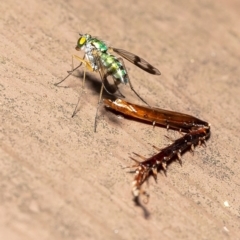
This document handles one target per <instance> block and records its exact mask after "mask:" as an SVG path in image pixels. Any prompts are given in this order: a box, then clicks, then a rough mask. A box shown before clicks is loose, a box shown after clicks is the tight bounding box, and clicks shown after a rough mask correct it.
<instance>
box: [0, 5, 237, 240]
mask: <svg viewBox="0 0 240 240" xmlns="http://www.w3.org/2000/svg"><path fill="white" fill-rule="evenodd" d="M239 13H240V4H239V1H237V0H230V1H224V0H221V1H210V0H203V1H158V0H153V1H132V0H130V1H110V0H107V1H95V0H90V1H79V0H78V1H77V0H71V1H63V0H59V1H49V0H45V1H33V0H23V1H18V2H16V1H13V0H9V1H2V2H1V8H0V16H1V17H0V28H1V31H0V35H1V41H0V239H10V240H11V239H21V240H22V239H24V240H25V239H41V240H44V239H51V240H53V239H58V240H60V239H148V240H149V239H240V237H239V236H240V235H239V232H240V220H239V219H240V191H239V189H240V188H239V187H240V180H239V176H240V162H239V155H240V150H239V146H240V138H239V137H240V134H239V130H240V110H239V106H240V97H239V95H240V68H239V62H240V28H239V22H240V15H239ZM79 32H81V33H90V34H92V35H94V36H98V37H100V38H101V39H104V40H105V41H107V42H108V43H109V45H111V46H114V47H117V48H122V49H126V50H128V51H130V52H133V53H136V54H138V55H139V56H142V57H143V58H145V59H146V60H148V61H149V62H150V63H152V64H153V65H154V66H156V67H158V68H159V69H160V71H161V72H162V75H161V76H152V75H149V74H147V73H144V72H143V71H142V70H140V69H138V68H137V67H135V66H134V65H132V64H130V63H128V62H127V61H126V62H125V63H126V65H127V68H128V70H129V75H130V77H131V80H132V83H133V85H134V87H135V89H136V91H138V93H139V94H140V95H141V96H142V97H143V98H145V99H146V100H147V101H148V102H149V103H150V104H151V105H152V106H158V107H161V108H165V109H169V110H176V111H180V112H184V113H188V114H191V115H194V116H196V117H199V118H201V119H203V120H205V121H209V122H210V123H211V131H212V135H211V138H210V140H209V141H208V142H207V148H204V147H199V148H197V149H196V151H195V153H194V156H192V154H190V153H186V154H185V155H184V156H183V166H182V167H181V166H179V164H178V163H177V162H174V163H172V164H171V165H170V166H169V167H168V174H167V177H165V176H164V174H162V173H159V175H158V183H157V184H156V183H155V182H154V181H153V179H150V181H149V186H148V187H147V186H145V188H146V189H147V191H148V192H149V193H150V195H151V197H150V202H149V203H148V205H146V206H145V207H146V209H145V210H146V211H145V213H146V212H147V213H149V217H148V218H145V217H144V209H143V208H140V207H136V206H134V203H133V201H132V195H131V182H132V180H133V176H132V175H131V174H129V173H127V170H126V169H125V170H124V169H122V167H123V166H128V165H131V164H132V162H131V160H130V158H129V156H130V154H131V153H132V152H137V153H139V154H141V155H144V156H146V157H147V156H151V154H153V152H154V150H153V149H152V147H151V145H156V146H158V147H160V148H161V147H164V146H166V145H167V144H169V143H170V142H169V139H167V138H165V137H164V135H167V136H169V137H171V138H173V139H176V138H178V137H179V136H180V134H179V133H178V132H173V131H169V132H167V131H166V129H161V128H157V127H156V128H154V129H153V128H152V126H151V125H147V124H143V123H141V122H135V121H130V120H128V119H123V118H118V116H117V115H114V114H113V113H111V112H109V111H106V109H105V108H104V106H103V105H101V107H100V116H99V120H98V128H97V133H94V132H93V127H94V117H95V111H96V105H97V101H98V95H99V90H100V78H99V75H98V74H97V73H90V74H88V79H87V82H86V94H84V95H83V96H82V99H81V104H80V107H79V112H78V113H77V115H76V116H75V117H74V118H71V114H72V112H73V110H74V107H75V104H76V102H77V99H78V96H79V91H80V87H81V77H79V75H81V74H80V73H81V71H79V72H77V73H76V74H75V77H74V76H72V77H70V78H69V79H68V80H67V81H66V82H65V83H64V84H65V86H68V87H69V88H57V87H55V86H54V83H56V82H58V81H60V80H61V79H62V78H63V77H64V76H65V75H66V74H67V72H66V71H67V70H70V69H71V55H72V54H79V56H82V53H80V52H76V51H75V49H74V48H75V45H76V41H77V39H78V33H79ZM75 64H76V63H75ZM121 90H122V92H123V93H124V94H125V95H126V96H127V100H128V101H132V102H134V103H138V104H141V102H140V101H139V99H137V98H136V96H135V95H134V94H133V93H132V92H131V90H130V89H129V87H128V86H122V87H121ZM227 203H228V204H227Z"/></svg>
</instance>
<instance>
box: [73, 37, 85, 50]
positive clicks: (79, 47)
mask: <svg viewBox="0 0 240 240" xmlns="http://www.w3.org/2000/svg"><path fill="white" fill-rule="evenodd" d="M86 41H87V39H86V38H85V37H80V38H79V39H78V41H77V46H76V48H75V49H76V50H78V51H79V50H80V49H81V48H82V46H83V45H84V44H86Z"/></svg>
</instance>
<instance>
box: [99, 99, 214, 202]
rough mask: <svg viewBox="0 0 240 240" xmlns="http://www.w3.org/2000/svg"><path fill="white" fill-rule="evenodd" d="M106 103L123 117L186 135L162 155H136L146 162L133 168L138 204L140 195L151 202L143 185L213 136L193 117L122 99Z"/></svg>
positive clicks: (134, 194) (161, 153)
mask: <svg viewBox="0 0 240 240" xmlns="http://www.w3.org/2000/svg"><path fill="white" fill-rule="evenodd" d="M103 101H104V104H105V105H106V106H107V107H109V108H111V109H114V110H115V111H118V112H121V113H123V114H124V115H127V116H131V117H134V118H137V119H141V120H145V121H148V122H152V123H153V124H155V123H158V124H160V125H162V126H166V127H167V128H173V129H177V130H179V131H181V132H185V133H186V134H185V135H183V136H182V137H180V138H179V139H177V140H175V141H174V142H173V143H172V144H171V145H169V146H168V147H165V148H163V149H161V150H160V149H158V150H159V153H157V154H155V155H154V156H152V157H150V158H147V159H145V158H144V157H141V156H140V155H138V154H136V153H134V154H135V155H136V156H138V157H140V158H142V159H144V161H142V162H140V161H138V160H136V159H134V158H132V160H134V161H135V162H136V164H135V165H133V166H131V167H133V168H135V170H134V173H135V177H134V181H133V183H132V193H133V196H134V200H135V202H139V196H140V195H141V194H144V195H146V196H147V199H148V197H149V195H148V194H147V193H146V192H145V191H144V190H142V189H141V186H142V184H143V183H144V182H145V181H146V180H148V178H149V177H150V176H153V177H154V179H155V180H156V181H157V173H158V171H159V170H160V169H163V170H164V171H165V172H166V167H167V163H168V162H169V161H171V160H173V159H174V158H177V159H178V160H179V162H180V163H181V154H182V153H183V152H185V151H187V150H192V151H193V150H194V148H195V146H197V145H201V144H205V140H206V139H208V138H209V136H210V124H209V123H207V122H205V121H202V120H200V119H198V118H196V117H194V116H191V115H187V114H184V113H179V112H173V111H168V110H164V109H160V108H151V107H144V106H139V105H136V104H132V103H129V102H126V101H124V100H122V99H116V100H115V101H112V100H110V99H104V100H103Z"/></svg>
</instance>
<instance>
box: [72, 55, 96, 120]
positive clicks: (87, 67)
mask: <svg viewBox="0 0 240 240" xmlns="http://www.w3.org/2000/svg"><path fill="white" fill-rule="evenodd" d="M73 58H75V59H77V60H78V61H80V62H81V63H80V65H82V64H84V70H83V81H82V90H81V93H80V94H79V97H78V102H77V104H76V107H75V109H74V112H73V114H72V117H74V116H75V115H76V113H77V109H78V106H79V103H80V101H81V96H82V93H83V91H84V87H85V80H86V69H88V70H89V71H91V72H93V71H94V69H93V68H92V66H91V64H90V63H89V62H87V61H86V60H84V59H83V58H80V57H79V56H77V55H73ZM80 65H79V66H80ZM79 66H78V67H79ZM78 67H77V68H78ZM77 68H75V69H77ZM71 74H72V72H71V73H70V74H69V75H71Z"/></svg>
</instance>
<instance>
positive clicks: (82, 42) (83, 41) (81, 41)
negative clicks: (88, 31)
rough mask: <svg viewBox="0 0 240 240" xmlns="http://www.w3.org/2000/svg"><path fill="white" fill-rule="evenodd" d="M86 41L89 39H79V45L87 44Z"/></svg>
mask: <svg viewBox="0 0 240 240" xmlns="http://www.w3.org/2000/svg"><path fill="white" fill-rule="evenodd" d="M86 40H87V39H86V38H85V37H81V38H79V41H78V43H79V45H80V46H82V45H84V44H85V42H86Z"/></svg>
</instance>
